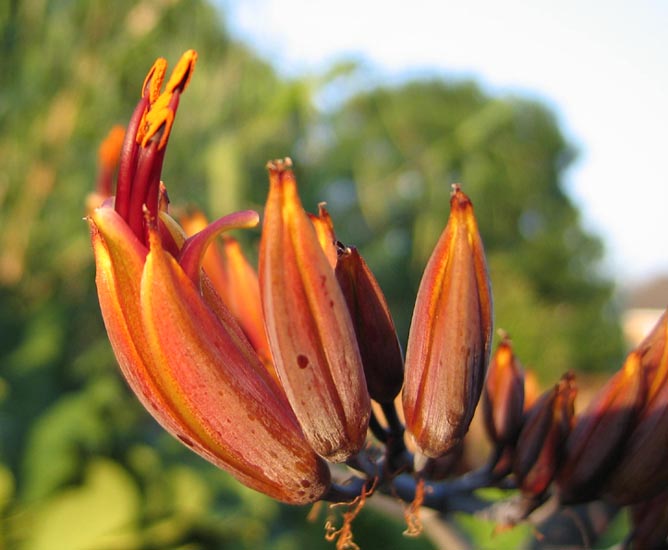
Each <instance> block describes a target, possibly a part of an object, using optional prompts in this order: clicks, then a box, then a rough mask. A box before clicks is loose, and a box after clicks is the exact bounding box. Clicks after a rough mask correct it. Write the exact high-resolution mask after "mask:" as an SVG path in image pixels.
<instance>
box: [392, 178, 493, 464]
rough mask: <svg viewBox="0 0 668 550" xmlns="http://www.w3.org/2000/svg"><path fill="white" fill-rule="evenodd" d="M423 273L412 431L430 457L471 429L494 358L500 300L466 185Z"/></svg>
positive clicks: (415, 325)
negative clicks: (494, 299)
mask: <svg viewBox="0 0 668 550" xmlns="http://www.w3.org/2000/svg"><path fill="white" fill-rule="evenodd" d="M453 189H454V190H453V193H452V198H451V199H450V208H451V212H450V219H449V220H448V224H447V227H446V228H445V230H444V231H443V234H442V235H441V237H440V239H439V241H438V244H437V245H436V248H435V249H434V252H433V253H432V255H431V258H430V259H429V263H428V264H427V267H426V269H425V272H424V275H423V276H422V282H421V283H420V288H419V290H418V295H417V300H416V303H415V310H414V311H413V320H412V323H411V328H410V334H409V337H408V347H407V350H406V370H405V374H404V390H403V407H404V414H405V416H406V428H407V430H408V432H409V433H410V434H411V435H412V437H413V439H414V441H415V445H416V446H417V448H418V449H419V450H420V452H421V453H422V454H424V455H425V456H428V457H431V458H436V457H439V456H441V455H443V454H445V453H446V452H448V451H449V450H450V449H452V448H453V447H454V446H455V445H456V444H457V443H458V442H459V441H460V440H461V439H462V437H464V434H465V433H466V432H467V431H468V428H469V424H470V423H471V419H472V418H473V413H474V411H475V408H476V405H477V404H478V400H479V399H480V392H481V391H482V386H483V381H484V378H485V370H486V368H487V362H488V361H489V354H490V346H491V341H492V297H491V291H490V287H489V277H488V275H487V265H486V261H485V253H484V250H483V246H482V241H481V239H480V235H479V233H478V227H477V224H476V221H475V217H474V215H473V206H472V205H471V201H470V200H469V199H468V197H467V196H466V195H465V194H464V193H462V192H461V190H460V189H459V187H458V186H454V187H453Z"/></svg>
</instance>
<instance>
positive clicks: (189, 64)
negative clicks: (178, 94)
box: [165, 50, 197, 92]
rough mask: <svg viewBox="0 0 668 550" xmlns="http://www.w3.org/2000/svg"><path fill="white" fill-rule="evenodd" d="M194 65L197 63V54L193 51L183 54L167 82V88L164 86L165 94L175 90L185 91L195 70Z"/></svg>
mask: <svg viewBox="0 0 668 550" xmlns="http://www.w3.org/2000/svg"><path fill="white" fill-rule="evenodd" d="M195 63H197V52H196V51H195V50H188V51H187V52H185V53H184V54H183V55H182V56H181V59H179V62H178V63H177V64H176V67H174V70H173V71H172V74H171V76H170V77H169V80H168V81H167V86H165V92H173V91H174V90H177V89H180V90H181V91H183V90H185V89H186V86H188V83H189V82H190V78H191V77H192V74H193V72H194V70H195Z"/></svg>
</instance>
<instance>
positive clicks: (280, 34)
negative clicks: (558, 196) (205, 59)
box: [219, 0, 668, 284]
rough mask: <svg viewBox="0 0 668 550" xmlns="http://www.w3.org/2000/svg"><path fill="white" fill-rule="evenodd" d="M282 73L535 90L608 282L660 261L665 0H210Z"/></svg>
mask: <svg viewBox="0 0 668 550" xmlns="http://www.w3.org/2000/svg"><path fill="white" fill-rule="evenodd" d="M219 2H220V3H221V4H222V5H223V6H224V7H225V8H226V9H225V12H226V14H227V17H228V25H229V27H230V31H231V32H232V33H233V34H234V35H235V36H237V37H238V38H241V39H243V40H244V41H245V42H247V43H249V44H250V45H251V46H252V47H253V48H254V49H255V50H256V51H257V52H258V53H259V54H260V55H262V56H263V57H264V58H266V59H268V60H270V61H271V62H272V63H273V64H274V65H275V66H276V67H277V68H278V69H279V71H281V73H283V74H287V75H299V74H302V73H305V72H306V73H313V72H318V71H322V70H324V69H325V68H326V67H328V66H329V65H330V64H331V62H333V61H335V60H341V59H342V58H346V57H354V58H356V59H360V58H361V59H362V60H364V61H366V62H368V63H370V64H371V65H372V67H374V69H375V70H374V74H376V75H379V76H380V78H387V79H392V80H393V81H395V80H396V79H397V78H402V77H405V76H416V75H420V74H425V73H427V74H431V75H433V74H442V75H444V76H445V77H454V78H460V77H473V78H475V79H476V80H477V81H478V82H479V83H481V84H482V85H483V86H484V87H485V89H487V90H488V91H489V92H490V93H502V94H504V93H514V94H521V95H524V96H528V97H531V98H538V99H541V100H543V101H544V102H545V103H547V104H548V105H549V106H550V107H551V108H552V109H553V110H554V111H555V112H556V113H557V115H558V118H559V121H560V123H561V126H562V129H563V130H564V132H565V134H566V136H567V138H568V139H569V140H570V141H571V142H572V143H574V144H575V145H576V146H577V147H578V148H579V150H580V156H579V159H578V161H577V162H576V164H575V165H574V166H573V168H572V169H571V170H569V171H568V173H567V174H566V177H565V184H566V189H567V190H568V192H569V193H570V195H571V197H572V198H573V200H574V201H575V202H576V203H578V204H579V206H580V207H581V210H582V212H583V217H584V224H585V227H587V228H588V229H589V230H591V231H593V232H595V233H597V234H598V235H599V236H601V237H602V238H603V240H604V242H605V245H606V250H607V260H606V264H605V267H606V269H607V270H608V271H609V272H610V273H611V274H612V276H613V277H615V278H616V279H617V280H618V281H619V282H621V283H627V284H628V283H629V282H630V281H637V280H643V279H646V278H648V277H650V276H652V275H656V274H658V273H668V160H667V159H668V154H667V153H666V150H665V149H666V132H667V131H668V2H666V1H665V0H653V1H652V0H635V1H633V2H630V1H622V0H606V1H604V0H590V1H589V2H579V1H577V0H559V1H547V0H534V1H532V2H527V1H523V0H505V1H504V2H498V1H495V0H487V1H486V0H468V1H459V2H451V1H449V0H440V1H429V0H411V1H406V0H402V1H396V0H385V1H382V2H381V1H376V0H367V1H364V0H336V1H331V0H328V1H324V0H311V1H307V0H243V1H240V2H234V1H233V0H219Z"/></svg>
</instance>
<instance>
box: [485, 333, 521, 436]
mask: <svg viewBox="0 0 668 550" xmlns="http://www.w3.org/2000/svg"><path fill="white" fill-rule="evenodd" d="M482 404H483V413H484V418H485V427H486V428H487V434H488V435H489V437H490V439H491V440H492V441H493V442H494V443H495V444H496V445H497V446H504V445H507V444H512V443H514V441H515V439H516V438H517V434H518V433H519V430H520V428H521V427H522V413H523V412H524V371H523V369H522V365H521V364H520V362H519V361H518V360H517V358H516V357H515V354H514V353H513V348H512V345H511V342H510V340H509V339H508V338H507V336H504V337H503V339H502V340H501V342H500V343H499V345H498V347H497V349H496V352H495V353H494V355H493V356H492V360H491V362H490V364H489V370H488V372H487V379H486V380H485V388H484V390H483V395H482Z"/></svg>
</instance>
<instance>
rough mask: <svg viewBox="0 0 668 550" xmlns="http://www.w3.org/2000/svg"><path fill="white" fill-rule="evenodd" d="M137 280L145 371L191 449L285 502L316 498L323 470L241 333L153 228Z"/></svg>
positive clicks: (325, 476)
mask: <svg viewBox="0 0 668 550" xmlns="http://www.w3.org/2000/svg"><path fill="white" fill-rule="evenodd" d="M150 242H151V251H150V253H149V254H148V256H147V258H146V266H145V270H144V275H143V277H142V281H141V306H142V320H143V325H144V328H145V334H146V346H147V347H148V349H149V350H150V353H151V355H152V357H153V358H154V361H155V364H156V366H159V368H158V369H157V370H156V372H152V373H151V374H152V376H153V378H154V380H155V382H156V384H157V386H158V387H159V389H160V391H161V393H162V394H163V395H165V397H166V399H167V400H168V401H169V404H170V407H171V408H172V409H174V410H178V411H179V413H180V415H181V418H182V421H183V422H184V424H185V425H186V426H188V428H189V429H190V431H191V432H192V433H194V434H195V439H194V440H192V441H185V443H186V444H188V445H190V446H191V447H193V448H194V450H196V451H197V452H200V453H201V454H204V455H205V456H206V457H207V458H208V459H209V460H211V461H212V462H214V463H215V464H217V465H218V466H220V467H221V468H224V469H225V470H227V471H229V472H231V473H232V474H233V475H234V476H235V477H237V478H238V479H239V480H240V481H242V482H243V483H244V484H246V485H248V486H249V487H252V488H254V489H256V490H258V491H261V492H263V493H265V494H268V495H269V496H271V497H273V498H276V499H279V500H282V501H285V502H291V503H305V502H311V501H314V500H317V499H318V498H320V497H321V496H322V495H323V493H324V492H325V491H326V489H327V487H328V483H329V472H328V470H327V468H326V466H325V464H324V463H323V462H322V460H321V459H319V458H318V457H317V456H316V454H315V453H314V452H313V451H312V450H311V449H310V447H309V445H308V443H307V442H306V440H305V438H304V436H303V435H302V432H301V429H300V427H299V424H298V423H297V420H296V418H295V417H294V415H293V413H292V411H291V409H290V406H289V404H288V402H287V400H286V399H285V397H284V396H283V395H282V393H281V391H280V389H279V388H278V387H277V385H276V384H275V382H274V381H273V380H272V379H271V377H269V376H268V375H267V374H266V371H265V370H264V367H263V366H262V365H261V364H260V362H259V359H258V358H257V356H256V354H255V352H254V351H253V349H252V348H251V347H250V345H249V344H248V343H247V341H246V340H245V339H238V338H236V337H235V335H233V334H230V333H229V332H227V331H226V330H225V329H224V327H223V326H222V325H221V323H220V322H219V320H218V318H217V317H216V316H215V315H214V314H213V313H212V312H211V310H209V308H208V307H207V305H206V304H205V303H204V301H203V300H202V298H201V295H200V294H199V291H198V289H197V288H196V287H195V285H194V284H193V282H192V281H191V280H190V279H189V278H188V276H187V275H186V274H185V273H184V272H183V270H182V269H181V268H180V266H179V265H178V263H177V262H176V260H174V258H173V257H172V256H171V255H169V254H167V253H166V252H165V251H164V250H163V249H162V247H161V246H160V243H159V238H158V236H157V233H156V232H155V231H152V232H151V234H150Z"/></svg>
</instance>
